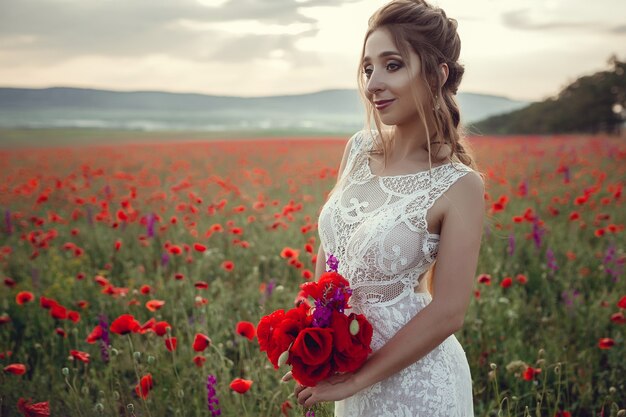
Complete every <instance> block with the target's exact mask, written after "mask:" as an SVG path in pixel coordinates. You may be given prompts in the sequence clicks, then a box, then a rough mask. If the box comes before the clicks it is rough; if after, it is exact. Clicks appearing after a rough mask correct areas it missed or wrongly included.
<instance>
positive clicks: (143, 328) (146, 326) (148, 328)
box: [137, 317, 156, 334]
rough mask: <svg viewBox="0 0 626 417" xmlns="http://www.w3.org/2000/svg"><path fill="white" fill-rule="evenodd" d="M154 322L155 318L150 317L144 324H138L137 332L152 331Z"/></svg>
mask: <svg viewBox="0 0 626 417" xmlns="http://www.w3.org/2000/svg"><path fill="white" fill-rule="evenodd" d="M155 324H156V319H155V318H154V317H150V320H148V321H146V322H145V323H144V324H142V325H141V326H139V329H138V330H137V333H139V334H146V333H147V332H149V331H154V325H155Z"/></svg>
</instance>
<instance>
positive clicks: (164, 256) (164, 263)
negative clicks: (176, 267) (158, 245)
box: [161, 252, 170, 267]
mask: <svg viewBox="0 0 626 417" xmlns="http://www.w3.org/2000/svg"><path fill="white" fill-rule="evenodd" d="M169 263H170V256H169V255H168V254H167V252H163V254H162V255H161V266H163V267H167V265H168V264H169Z"/></svg>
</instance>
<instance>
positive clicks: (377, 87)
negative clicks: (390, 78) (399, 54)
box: [367, 72, 385, 94]
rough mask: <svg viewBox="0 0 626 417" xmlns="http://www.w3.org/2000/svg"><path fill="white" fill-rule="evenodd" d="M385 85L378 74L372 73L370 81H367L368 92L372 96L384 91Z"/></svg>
mask: <svg viewBox="0 0 626 417" xmlns="http://www.w3.org/2000/svg"><path fill="white" fill-rule="evenodd" d="M384 88H385V84H384V83H383V81H382V80H381V79H380V77H379V76H378V75H377V74H376V72H372V74H371V75H370V78H369V80H367V91H368V92H369V93H370V94H375V93H376V92H378V91H381V90H384Z"/></svg>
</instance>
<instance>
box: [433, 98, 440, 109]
mask: <svg viewBox="0 0 626 417" xmlns="http://www.w3.org/2000/svg"><path fill="white" fill-rule="evenodd" d="M439 109H441V104H439V96H435V107H433V110H434V111H438V110H439Z"/></svg>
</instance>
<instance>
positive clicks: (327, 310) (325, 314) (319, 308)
mask: <svg viewBox="0 0 626 417" xmlns="http://www.w3.org/2000/svg"><path fill="white" fill-rule="evenodd" d="M332 315H333V309H332V307H331V306H330V305H327V304H326V303H325V302H324V300H315V310H313V322H312V324H313V327H328V325H329V324H330V319H331V317H332Z"/></svg>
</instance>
